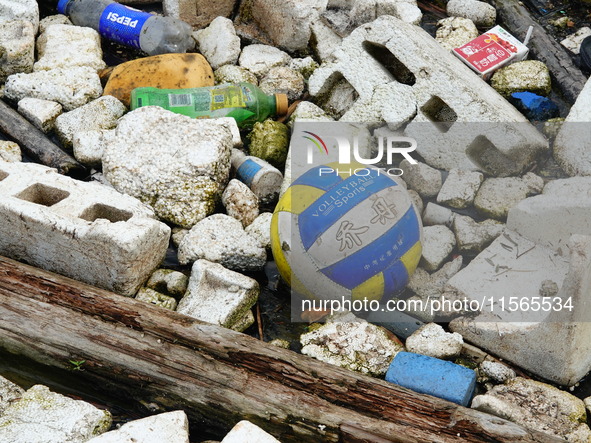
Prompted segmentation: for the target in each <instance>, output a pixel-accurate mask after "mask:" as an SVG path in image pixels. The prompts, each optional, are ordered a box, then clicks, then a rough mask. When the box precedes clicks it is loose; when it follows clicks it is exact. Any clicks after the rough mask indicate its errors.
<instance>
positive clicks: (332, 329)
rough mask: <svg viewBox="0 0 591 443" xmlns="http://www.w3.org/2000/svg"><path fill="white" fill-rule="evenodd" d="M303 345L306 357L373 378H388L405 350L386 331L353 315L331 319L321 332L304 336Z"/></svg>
mask: <svg viewBox="0 0 591 443" xmlns="http://www.w3.org/2000/svg"><path fill="white" fill-rule="evenodd" d="M300 342H301V343H302V346H303V347H302V354H304V355H309V356H310V357H314V358H316V359H318V360H320V361H324V362H326V363H330V364H333V365H336V366H341V367H343V368H347V369H351V370H353V371H357V372H361V373H363V374H369V375H373V376H381V375H384V374H385V373H386V371H387V370H388V366H389V365H390V362H391V361H392V359H393V358H394V357H395V356H396V354H397V353H398V352H399V351H402V350H403V349H404V348H403V347H402V346H401V345H400V344H399V343H396V342H395V341H394V340H392V339H391V338H390V337H388V334H387V333H386V331H385V330H384V329H383V328H380V327H378V326H375V325H373V324H371V323H368V322H367V321H365V320H362V319H359V318H356V317H355V316H354V315H353V314H345V315H343V314H338V315H335V316H333V317H332V318H329V319H328V320H327V322H326V324H324V325H322V326H321V327H319V328H318V329H315V330H313V331H311V332H307V333H305V334H302V335H301V337H300Z"/></svg>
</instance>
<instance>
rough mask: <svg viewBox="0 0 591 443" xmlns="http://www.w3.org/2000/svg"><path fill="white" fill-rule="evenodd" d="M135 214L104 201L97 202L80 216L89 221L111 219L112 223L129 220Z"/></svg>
mask: <svg viewBox="0 0 591 443" xmlns="http://www.w3.org/2000/svg"><path fill="white" fill-rule="evenodd" d="M132 216H133V214H132V213H131V212H129V211H124V210H123V209H118V208H114V207H113V206H109V205H105V204H103V203H96V204H94V205H92V206H90V207H88V208H86V209H85V210H84V212H82V214H81V215H80V218H81V219H83V220H86V221H89V222H93V221H95V220H97V219H99V218H103V219H106V220H109V221H110V222H111V223H116V222H120V221H127V220H129V219H130V218H131V217H132Z"/></svg>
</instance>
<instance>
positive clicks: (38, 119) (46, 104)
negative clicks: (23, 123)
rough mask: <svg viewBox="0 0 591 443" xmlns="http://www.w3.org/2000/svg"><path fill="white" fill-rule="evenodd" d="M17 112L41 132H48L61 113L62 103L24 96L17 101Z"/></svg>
mask: <svg viewBox="0 0 591 443" xmlns="http://www.w3.org/2000/svg"><path fill="white" fill-rule="evenodd" d="M18 112H19V113H20V114H21V115H22V116H23V117H25V118H26V119H27V120H29V121H30V122H31V123H33V125H35V126H36V127H37V128H38V129H40V130H41V131H43V132H49V131H51V130H52V129H53V127H54V125H55V119H56V118H57V117H58V116H59V115H60V114H61V113H62V105H60V104H59V103H57V102H54V101H49V100H42V99H39V98H32V97H25V98H23V99H22V100H19V102H18Z"/></svg>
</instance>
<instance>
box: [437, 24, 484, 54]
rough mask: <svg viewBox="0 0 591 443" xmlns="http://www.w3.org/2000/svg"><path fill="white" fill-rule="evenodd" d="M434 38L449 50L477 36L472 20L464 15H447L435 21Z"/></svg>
mask: <svg viewBox="0 0 591 443" xmlns="http://www.w3.org/2000/svg"><path fill="white" fill-rule="evenodd" d="M437 26H438V28H437V33H436V35H435V39H436V40H437V41H438V42H439V44H440V45H441V46H443V47H444V48H445V49H447V50H449V51H451V50H452V49H454V48H459V47H460V46H463V45H465V44H466V43H468V42H470V41H472V40H474V39H475V38H476V37H478V29H477V28H476V25H475V24H474V22H473V21H472V20H470V19H468V18H464V17H447V18H444V19H441V20H439V21H438V22H437Z"/></svg>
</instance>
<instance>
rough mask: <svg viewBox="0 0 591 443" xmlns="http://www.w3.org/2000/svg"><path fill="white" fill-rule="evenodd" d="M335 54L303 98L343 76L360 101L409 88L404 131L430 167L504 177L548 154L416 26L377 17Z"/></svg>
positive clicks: (517, 116)
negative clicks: (412, 107)
mask: <svg viewBox="0 0 591 443" xmlns="http://www.w3.org/2000/svg"><path fill="white" fill-rule="evenodd" d="M334 54H335V57H336V62H334V63H323V65H322V66H321V67H320V68H318V69H316V70H315V71H314V73H313V74H312V76H311V77H310V79H309V91H310V94H311V95H312V96H319V95H325V94H327V93H329V92H330V91H331V89H332V88H333V87H334V86H335V85H336V84H338V83H339V82H340V79H341V78H342V77H344V80H345V81H346V82H347V83H348V84H350V85H351V86H352V87H353V88H354V90H355V91H356V93H357V94H358V95H359V98H360V99H367V98H369V97H371V96H372V95H373V93H374V90H375V88H376V87H377V86H379V85H383V84H387V83H390V82H393V81H396V82H398V83H402V84H406V85H408V86H412V88H413V91H414V96H415V98H416V105H417V115H416V117H415V118H414V119H413V121H412V122H411V123H410V124H409V126H407V128H406V130H405V133H406V135H407V136H410V137H414V138H415V139H417V140H418V147H417V152H418V153H419V154H420V155H421V156H422V157H423V158H424V159H425V161H426V162H427V164H429V165H430V166H433V167H436V168H439V169H446V170H450V169H453V168H459V169H466V170H482V171H484V172H488V173H490V174H494V175H511V174H517V173H519V172H521V171H523V170H525V169H526V168H527V167H529V165H531V163H532V162H533V161H534V160H535V158H536V157H537V156H538V155H539V154H541V153H543V152H546V151H547V149H548V143H547V141H546V140H545V139H544V138H543V137H542V136H541V134H539V133H538V131H537V130H536V129H535V128H534V127H533V126H532V125H531V124H530V123H529V122H528V121H527V120H526V119H525V117H524V116H523V115H521V113H519V112H518V111H517V110H516V109H515V108H514V107H513V106H511V105H510V104H509V103H508V102H507V101H506V100H505V99H504V98H503V97H502V96H501V95H499V94H498V93H497V92H496V91H495V90H494V89H492V88H491V87H490V86H488V85H487V84H486V83H485V82H484V81H483V80H482V79H480V78H479V77H478V76H477V75H474V73H473V72H472V71H471V70H470V68H468V67H467V66H466V65H464V64H463V63H462V62H461V61H460V60H459V59H457V58H456V57H454V56H453V55H452V54H450V53H447V52H446V51H445V50H444V49H443V48H442V47H441V46H440V45H439V43H437V41H435V40H434V39H433V38H432V37H431V36H430V35H429V34H428V33H427V32H426V31H424V30H422V29H421V28H419V27H416V26H412V25H409V24H407V23H404V22H402V21H401V20H398V19H396V18H394V17H391V16H382V17H380V18H378V19H377V20H375V21H373V22H371V23H368V24H366V25H363V26H360V27H359V28H357V29H356V30H355V31H353V32H352V33H351V35H349V36H348V37H346V38H345V39H344V40H343V42H342V44H341V46H340V47H339V48H338V49H337V50H336V52H335V53H334ZM380 60H381V61H380ZM440 122H445V125H442V124H440ZM474 122H480V123H487V124H482V125H476V126H475V123H474ZM509 159H510V160H509Z"/></svg>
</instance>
